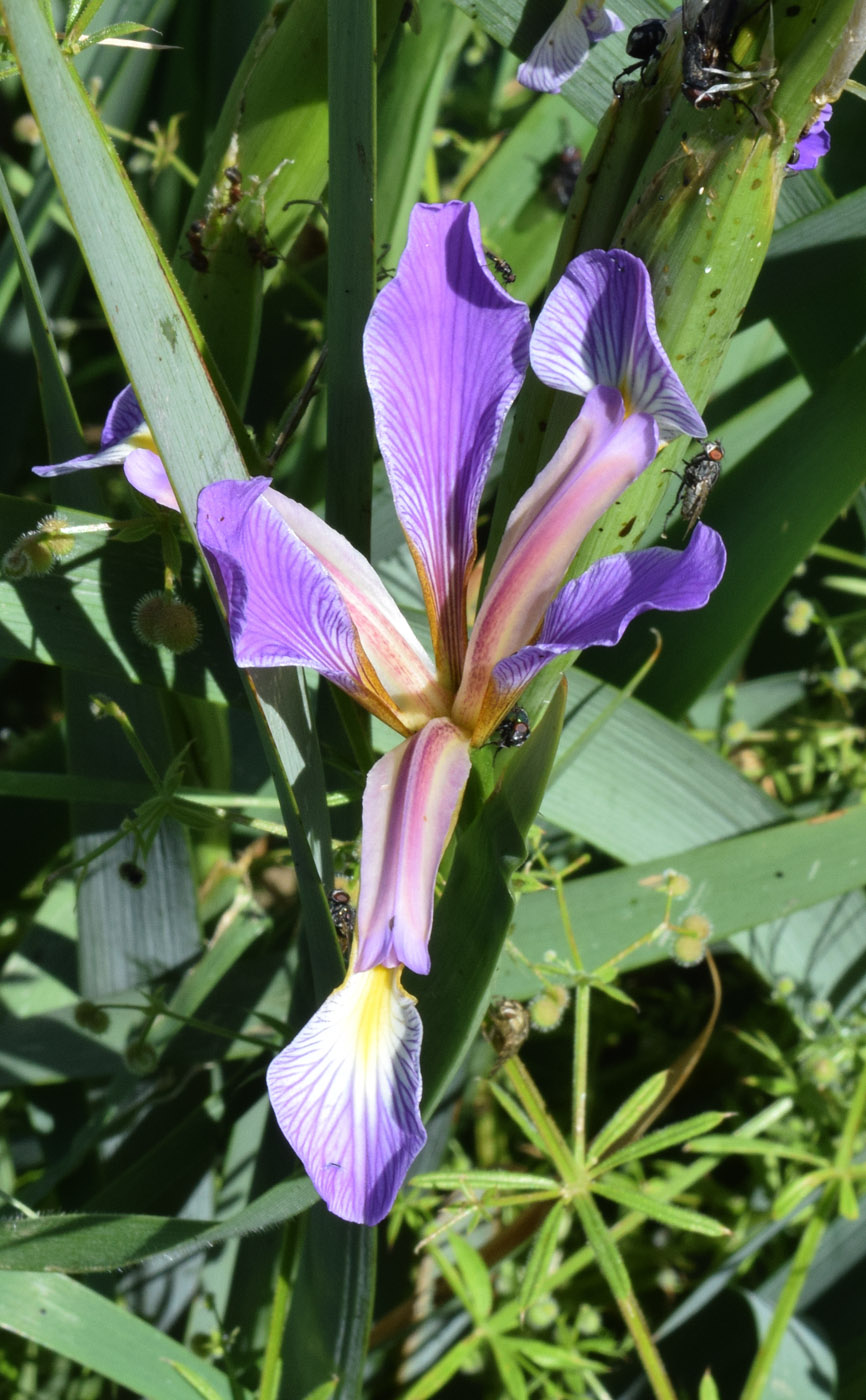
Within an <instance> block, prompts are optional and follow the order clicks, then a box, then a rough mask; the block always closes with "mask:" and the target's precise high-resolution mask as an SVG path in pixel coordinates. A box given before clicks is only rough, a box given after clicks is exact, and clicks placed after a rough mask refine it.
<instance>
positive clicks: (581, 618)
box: [493, 524, 725, 696]
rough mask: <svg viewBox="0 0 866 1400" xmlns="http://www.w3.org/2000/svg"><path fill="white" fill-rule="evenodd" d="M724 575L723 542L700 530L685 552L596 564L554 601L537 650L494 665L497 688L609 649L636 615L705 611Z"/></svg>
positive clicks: (658, 551) (511, 689) (645, 553)
mask: <svg viewBox="0 0 866 1400" xmlns="http://www.w3.org/2000/svg"><path fill="white" fill-rule="evenodd" d="M724 572H725V546H724V544H723V543H722V537H721V535H719V534H717V533H716V531H715V530H712V529H710V528H709V526H707V525H701V524H698V525H697V526H696V527H695V531H694V534H693V535H692V537H691V539H690V540H689V543H688V545H687V547H686V548H685V549H684V550H676V549H662V548H653V549H643V550H640V551H638V552H637V553H634V554H614V555H611V556H610V557H609V558H607V559H599V560H598V562H597V563H595V564H592V565H591V566H590V567H589V568H588V569H587V571H586V573H585V574H581V576H580V578H576V579H573V580H572V581H571V582H570V583H567V584H566V585H565V587H564V588H563V589H562V591H561V592H560V593H559V594H558V596H557V597H556V598H555V599H554V601H553V603H552V604H551V606H550V608H549V609H548V611H547V616H546V617H545V619H544V626H543V627H542V629H541V633H540V635H539V638H538V641H537V642H536V643H535V645H534V646H529V647H524V648H523V649H522V650H521V651H519V652H517V654H516V655H515V656H509V657H507V658H506V659H505V660H504V661H501V662H500V663H499V664H498V665H497V667H496V669H495V670H494V672H493V679H494V684H495V685H496V686H497V688H498V689H499V690H500V692H501V693H502V694H503V695H506V694H507V695H508V696H511V695H512V694H514V695H516V694H519V693H520V691H522V690H523V689H524V687H525V686H526V685H528V683H529V681H531V680H532V677H533V676H534V675H535V674H536V672H538V671H539V670H540V669H541V667H542V666H544V665H545V664H546V663H547V662H548V661H550V660H551V659H552V658H553V657H554V656H561V655H562V654H563V653H564V652H569V651H583V650H585V649H586V647H611V646H614V645H615V644H616V643H617V642H618V641H619V639H620V637H621V636H622V634H623V632H624V631H625V629H626V627H627V626H628V624H629V623H630V622H631V621H632V619H633V618H635V617H637V616H638V614H639V613H643V612H648V611H649V610H650V608H657V609H658V610H659V611H660V612H688V611H690V609H692V608H702V607H704V605H705V604H706V602H707V600H708V599H709V597H710V594H711V593H712V592H713V589H714V588H716V586H717V585H718V583H719V582H720V581H721V578H722V575H723V574H724Z"/></svg>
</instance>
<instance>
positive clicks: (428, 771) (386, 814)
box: [353, 719, 470, 974]
mask: <svg viewBox="0 0 866 1400" xmlns="http://www.w3.org/2000/svg"><path fill="white" fill-rule="evenodd" d="M469 768H470V762H469V742H468V736H467V735H466V734H464V733H462V732H461V731H460V730H459V729H457V728H456V727H455V726H454V725H453V724H451V722H450V720H447V719H438V720H431V721H430V722H429V724H426V725H425V726H424V728H423V729H422V730H421V731H420V733H418V734H413V735H412V737H411V738H410V739H407V740H406V742H405V743H403V744H401V745H400V746H399V747H398V748H396V749H392V750H391V752H390V753H387V754H385V756H384V758H380V759H379V761H378V762H377V763H375V764H374V765H373V767H372V768H371V769H370V772H369V774H368V775H367V785H366V787H365V789H364V809H363V821H362V831H363V843H362V847H361V895H360V899H359V901H358V928H359V931H360V934H361V938H360V943H359V948H358V953H357V957H356V961H355V963H354V964H353V966H355V967H356V968H358V969H362V968H371V967H373V966H374V965H375V964H376V963H384V964H385V965H386V966H388V967H393V966H394V965H395V964H397V963H405V964H406V966H407V967H410V968H411V969H412V971H413V972H419V973H422V974H423V973H427V972H429V971H430V954H429V952H428V949H427V943H428V940H429V938H430V928H431V926H432V923H433V897H434V894H435V890H436V872H437V870H438V869H439V862H440V861H441V859H442V855H443V852H444V850H445V847H446V845H447V844H448V839H449V837H450V835H451V832H452V830H453V827H454V822H455V820H456V818H457V812H458V810H459V807H460V799H461V797H462V796H463V789H464V788H465V786H466V780H467V778H468V777H469Z"/></svg>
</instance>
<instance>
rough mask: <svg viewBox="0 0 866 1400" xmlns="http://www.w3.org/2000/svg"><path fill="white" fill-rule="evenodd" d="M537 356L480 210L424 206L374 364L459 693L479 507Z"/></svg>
mask: <svg viewBox="0 0 866 1400" xmlns="http://www.w3.org/2000/svg"><path fill="white" fill-rule="evenodd" d="M528 356H529V312H528V310H527V308H526V307H525V306H524V305H523V303H522V302H516V301H514V300H513V299H512V298H511V297H510V296H509V295H508V293H507V292H506V291H504V289H503V288H502V287H500V285H499V283H498V282H497V281H496V279H495V278H494V276H493V275H492V273H491V272H490V271H489V270H488V268H487V265H486V262H485V257H484V249H483V247H482V244H481V233H480V229H479V224H478V214H477V212H476V210H475V208H474V206H472V205H471V204H461V203H457V202H453V203H450V204H442V205H436V204H426V205H425V204H420V205H416V206H415V209H414V210H413V212H412V217H411V221H410V224H409V240H408V243H407V246H406V251H405V252H404V254H403V256H402V257H401V259H400V265H399V267H398V269H397V275H396V276H395V277H394V279H393V281H392V282H390V283H389V284H388V285H387V286H386V287H385V288H384V289H383V290H382V291H381V292H380V293H379V295H378V297H377V298H376V301H375V304H374V306H373V310H372V311H371V313H370V317H369V320H368V322H367V329H366V331H365V334H364V366H365V370H366V375H367V383H368V385H369V388H370V394H371V397H372V400H373V409H374V413H375V418H376V434H377V437H378V440H379V447H380V449H381V451H382V456H383V458H384V461H385V466H386V468H387V471H388V477H389V480H390V482H391V490H392V492H393V494H394V502H395V505H396V509H397V514H398V516H399V518H400V523H401V525H402V526H403V530H404V531H405V533H406V537H407V539H408V541H409V545H410V548H411V550H412V554H413V557H414V559H415V563H416V566H417V568H418V573H419V576H420V578H421V584H422V587H423V589H424V593H425V601H426V605H427V612H428V616H429V619H430V628H431V632H432V634H433V644H434V649H435V652H436V661H437V666H438V668H439V673H440V676H441V677H442V680H443V683H444V684H445V685H448V686H452V687H453V686H455V685H456V682H457V678H458V677H459V674H460V668H461V665H462V661H463V654H464V650H465V646H466V583H467V578H468V575H469V572H470V570H471V568H472V564H473V561H474V559H475V521H476V516H477V514H478V504H479V501H480V499H481V492H482V489H483V486H484V480H485V478H486V475H487V471H488V469H489V466H490V462H491V460H492V457H493V453H494V451H495V448H496V443H497V441H498V439H499V435H500V432H501V429H502V423H503V420H504V418H505V415H506V413H507V412H508V409H509V408H510V406H511V404H512V402H513V400H514V397H515V395H516V393H517V390H518V389H519V387H520V385H521V383H522V380H523V376H524V374H525V372H526V366H527V362H528Z"/></svg>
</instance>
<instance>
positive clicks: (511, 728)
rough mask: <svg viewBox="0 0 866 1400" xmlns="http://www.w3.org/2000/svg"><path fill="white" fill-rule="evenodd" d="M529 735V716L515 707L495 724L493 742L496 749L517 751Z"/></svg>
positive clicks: (530, 731) (518, 706) (518, 707)
mask: <svg viewBox="0 0 866 1400" xmlns="http://www.w3.org/2000/svg"><path fill="white" fill-rule="evenodd" d="M531 733H532V730H531V729H530V727H529V715H528V714H527V713H526V711H525V710H524V709H521V707H520V705H517V706H515V708H514V709H513V710H509V712H508V714H507V715H506V716H505V719H503V720H501V721H500V723H499V724H497V726H496V728H495V729H494V731H493V740H494V742H495V744H496V747H497V748H498V749H519V748H520V746H521V745H522V744H525V743H526V741H527V739H528V738H529V736H530V734H531Z"/></svg>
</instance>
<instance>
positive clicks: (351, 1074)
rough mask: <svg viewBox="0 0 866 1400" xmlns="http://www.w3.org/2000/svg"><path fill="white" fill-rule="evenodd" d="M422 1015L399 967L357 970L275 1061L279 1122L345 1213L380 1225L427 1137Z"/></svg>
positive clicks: (333, 1205) (324, 1192)
mask: <svg viewBox="0 0 866 1400" xmlns="http://www.w3.org/2000/svg"><path fill="white" fill-rule="evenodd" d="M420 1053H421V1018H420V1017H419V1015H418V1012H417V1010H416V1009H415V1003H414V1000H413V998H412V997H410V996H409V995H408V993H406V992H404V991H403V988H402V987H401V985H400V974H399V970H396V969H391V968H384V967H375V968H371V969H370V970H369V971H367V972H353V973H351V974H350V975H349V976H348V977H347V978H346V981H345V982H344V983H343V985H342V986H341V987H338V989H337V990H336V991H335V992H332V994H331V995H330V996H329V997H328V999H327V1001H326V1002H325V1003H324V1004H323V1005H322V1006H321V1007H320V1008H319V1010H318V1011H317V1012H316V1014H315V1016H314V1017H313V1018H312V1020H310V1021H308V1022H307V1024H306V1026H304V1028H303V1030H302V1031H301V1032H300V1034H299V1035H297V1036H296V1037H295V1039H294V1040H293V1041H292V1043H291V1045H289V1046H287V1048H286V1049H285V1050H283V1051H282V1052H281V1054H279V1055H278V1056H277V1057H276V1059H275V1060H273V1061H272V1062H271V1065H270V1067H269V1069H268V1094H269V1095H270V1100H271V1104H272V1107H273V1110H274V1113H275V1114H276V1118H277V1122H278V1123H279V1125H280V1128H281V1130H282V1132H283V1134H284V1135H285V1137H286V1138H288V1140H289V1142H290V1143H291V1145H292V1147H293V1148H294V1150H295V1152H296V1153H297V1154H298V1156H299V1157H300V1159H301V1161H302V1162H303V1164H304V1167H305V1168H306V1171H307V1173H308V1175H309V1177H310V1180H311V1181H312V1183H313V1185H314V1186H315V1188H316V1190H317V1191H318V1192H319V1195H320V1196H321V1197H322V1199H323V1200H324V1201H325V1203H326V1204H327V1206H328V1208H329V1209H330V1210H332V1211H333V1212H334V1214H335V1215H339V1216H340V1217H341V1218H342V1219H343V1220H352V1221H356V1222H357V1223H358V1224H361V1225H377V1224H378V1222H379V1221H380V1220H382V1219H383V1218H384V1217H385V1216H386V1215H387V1214H388V1211H389V1210H390V1209H391V1206H392V1205H393V1203H394V1199H395V1197H396V1195H397V1192H398V1191H399V1189H400V1186H401V1185H402V1182H403V1179H404V1177H405V1176H406V1173H407V1171H408V1170H409V1168H410V1166H411V1165H412V1162H413V1161H414V1159H415V1157H417V1155H418V1153H419V1152H420V1151H421V1148H422V1147H423V1146H424V1143H425V1142H426V1140H427V1135H426V1133H425V1131H424V1127H423V1124H422V1122H421V1115H420V1112H419V1107H418V1106H419V1103H420V1100H421V1072H420V1067H419V1058H420Z"/></svg>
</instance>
